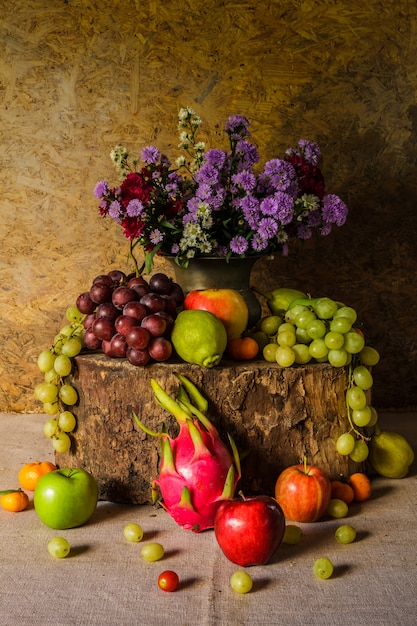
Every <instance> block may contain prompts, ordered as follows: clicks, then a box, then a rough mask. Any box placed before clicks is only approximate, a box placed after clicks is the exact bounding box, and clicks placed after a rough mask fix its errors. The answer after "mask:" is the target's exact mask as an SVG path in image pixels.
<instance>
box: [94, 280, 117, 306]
mask: <svg viewBox="0 0 417 626" xmlns="http://www.w3.org/2000/svg"><path fill="white" fill-rule="evenodd" d="M112 293H113V289H112V288H111V287H109V286H108V285H105V284H104V283H94V284H93V285H92V286H91V289H90V298H91V300H92V301H93V302H96V304H102V303H103V302H110V301H111V297H112Z"/></svg>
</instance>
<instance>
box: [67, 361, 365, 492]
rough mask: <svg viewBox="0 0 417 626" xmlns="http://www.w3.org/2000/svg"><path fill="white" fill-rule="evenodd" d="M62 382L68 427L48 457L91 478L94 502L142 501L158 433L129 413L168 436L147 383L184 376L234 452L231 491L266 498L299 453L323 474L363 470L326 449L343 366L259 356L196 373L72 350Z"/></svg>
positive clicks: (336, 429)
mask: <svg viewBox="0 0 417 626" xmlns="http://www.w3.org/2000/svg"><path fill="white" fill-rule="evenodd" d="M75 363H76V370H75V373H74V374H72V375H71V377H70V382H71V383H72V384H73V385H74V386H75V387H76V388H77V391H78V393H79V402H78V404H77V406H76V407H74V413H75V414H76V417H77V427H76V430H75V431H74V433H73V434H72V438H73V444H72V446H71V450H70V452H68V453H66V454H57V455H56V463H57V464H58V465H59V466H60V467H65V466H68V467H70V466H72V467H82V468H84V469H86V470H87V471H89V472H91V473H92V474H93V475H94V476H95V477H96V479H97V482H98V484H99V490H100V498H101V499H105V500H109V501H113V502H121V503H133V504H141V503H145V502H149V501H150V500H151V482H152V480H153V479H155V478H156V477H157V476H158V466H159V459H160V441H159V438H156V437H152V436H149V435H147V434H145V433H144V432H143V431H142V430H141V429H140V428H139V427H138V426H137V425H136V424H135V422H134V419H133V413H134V412H136V413H137V415H138V416H139V418H140V420H141V421H142V422H143V423H144V424H145V425H146V426H148V427H149V428H150V429H151V430H155V431H160V430H161V427H162V424H163V423H165V424H166V426H167V430H168V432H169V433H170V434H171V435H175V434H176V433H177V424H176V422H175V420H174V418H173V417H172V416H170V415H168V413H167V412H166V411H164V410H163V409H162V408H161V407H160V406H159V404H158V403H157V402H156V400H155V398H154V395H153V391H152V388H151V385H150V379H151V378H155V379H156V380H157V381H158V383H159V384H160V385H161V386H162V387H163V388H164V389H165V390H166V391H167V392H168V393H169V394H170V395H172V396H174V397H175V396H176V392H177V389H178V384H179V381H178V379H177V378H176V376H175V374H174V372H179V373H181V374H183V375H185V376H187V377H188V378H189V379H190V380H192V382H193V383H194V384H196V385H197V387H198V388H199V389H200V390H201V391H202V392H203V393H204V395H205V396H206V397H207V399H208V400H209V411H208V416H209V418H210V420H211V421H212V422H213V423H214V424H215V425H216V427H217V429H218V430H219V433H220V435H221V437H222V438H223V440H224V441H225V442H226V443H227V441H228V440H227V433H230V434H231V435H232V437H233V439H234V440H235V442H236V445H237V447H238V450H239V453H240V455H241V457H242V470H243V471H242V479H241V481H240V483H239V488H240V489H243V490H244V492H245V493H246V494H247V495H249V494H257V493H265V494H269V495H273V493H274V485H275V481H276V479H277V477H278V475H279V473H280V472H281V471H282V470H283V469H284V468H285V467H287V466H288V465H292V464H295V463H299V462H300V461H302V459H303V456H304V455H306V456H307V460H308V462H309V463H312V464H314V465H317V466H319V467H321V468H322V469H323V470H324V471H325V472H327V474H328V475H329V477H330V478H332V479H334V478H338V477H340V475H341V474H343V475H345V476H348V475H349V474H350V473H352V472H354V471H363V465H362V464H358V463H354V462H353V461H351V460H350V459H349V458H348V457H342V456H340V455H339V454H338V453H337V452H336V448H335V442H336V440H337V438H338V436H339V435H340V434H341V433H343V432H345V431H347V430H349V424H348V419H347V413H346V406H345V390H346V386H347V377H348V372H347V368H334V367H332V366H330V365H328V364H314V365H306V366H298V367H291V368H281V367H279V366H278V365H274V364H270V363H267V362H265V361H251V362H248V363H247V364H242V363H237V362H232V361H222V365H221V367H215V368H213V369H205V368H202V367H199V366H196V365H190V364H188V363H184V362H174V363H172V362H170V363H161V364H153V365H150V366H147V367H145V368H141V367H133V366H132V365H130V364H129V363H128V362H127V361H126V360H125V359H123V360H116V359H109V358H108V357H105V356H104V355H101V354H87V355H80V356H78V357H76V359H75Z"/></svg>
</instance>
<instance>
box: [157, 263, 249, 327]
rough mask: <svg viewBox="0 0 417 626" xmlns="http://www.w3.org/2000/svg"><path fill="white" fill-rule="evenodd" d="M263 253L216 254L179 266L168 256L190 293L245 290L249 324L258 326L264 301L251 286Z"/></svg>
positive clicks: (187, 291) (178, 277)
mask: <svg viewBox="0 0 417 626" xmlns="http://www.w3.org/2000/svg"><path fill="white" fill-rule="evenodd" d="M259 258H261V257H247V258H244V259H239V258H232V259H230V260H229V261H226V260H225V259H221V258H217V257H199V258H196V259H192V260H191V261H190V263H189V266H188V267H187V268H183V267H180V266H179V265H177V264H176V263H175V260H174V259H173V258H169V257H167V260H168V261H169V262H170V264H171V266H172V268H173V271H174V273H175V280H176V282H177V283H179V284H180V285H181V287H182V288H183V290H184V292H185V293H186V294H187V293H189V292H190V291H193V290H194V289H211V288H213V287H217V289H235V290H236V291H239V293H241V294H242V296H243V298H244V299H245V302H246V304H247V305H248V309H249V321H248V328H252V327H253V326H255V324H256V322H257V321H258V320H259V318H260V316H261V304H260V302H259V300H258V298H257V297H256V295H255V293H254V291H253V290H252V289H251V288H250V275H251V271H252V268H253V266H254V265H255V263H256V261H258V259H259Z"/></svg>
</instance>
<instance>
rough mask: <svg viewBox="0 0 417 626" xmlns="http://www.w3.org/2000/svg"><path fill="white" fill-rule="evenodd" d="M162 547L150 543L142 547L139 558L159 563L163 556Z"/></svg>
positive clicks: (152, 542)
mask: <svg viewBox="0 0 417 626" xmlns="http://www.w3.org/2000/svg"><path fill="white" fill-rule="evenodd" d="M164 554H165V551H164V548H163V546H162V545H161V544H160V543H157V542H156V541H151V542H150V543H147V544H145V545H144V546H143V548H142V551H141V556H142V558H143V559H144V560H145V561H149V562H153V561H159V560H160V559H162V557H163V556H164Z"/></svg>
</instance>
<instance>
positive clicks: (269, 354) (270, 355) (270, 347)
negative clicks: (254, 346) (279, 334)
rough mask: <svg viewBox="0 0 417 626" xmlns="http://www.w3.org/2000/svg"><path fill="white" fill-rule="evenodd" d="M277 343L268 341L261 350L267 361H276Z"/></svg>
mask: <svg viewBox="0 0 417 626" xmlns="http://www.w3.org/2000/svg"><path fill="white" fill-rule="evenodd" d="M277 348H278V346H277V344H276V343H268V344H267V345H266V346H265V347H264V349H263V350H262V355H263V357H264V359H265V361H268V363H276V353H277Z"/></svg>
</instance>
